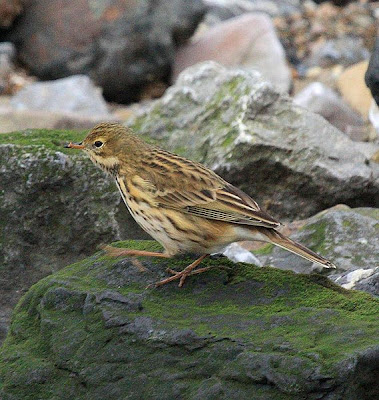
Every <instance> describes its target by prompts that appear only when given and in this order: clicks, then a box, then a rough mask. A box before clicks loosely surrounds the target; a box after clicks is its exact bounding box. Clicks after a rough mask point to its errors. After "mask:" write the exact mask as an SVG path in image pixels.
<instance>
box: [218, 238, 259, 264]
mask: <svg viewBox="0 0 379 400" xmlns="http://www.w3.org/2000/svg"><path fill="white" fill-rule="evenodd" d="M222 254H223V255H224V256H226V257H228V258H229V260H231V261H233V262H244V263H248V264H255V265H258V266H259V267H260V266H262V263H261V262H260V261H259V259H258V258H257V257H256V256H255V255H254V254H252V253H251V252H250V251H248V250H246V249H244V248H243V247H242V246H241V245H239V244H238V243H232V244H230V245H229V246H228V247H227V248H226V249H225V250H224V252H223V253H222Z"/></svg>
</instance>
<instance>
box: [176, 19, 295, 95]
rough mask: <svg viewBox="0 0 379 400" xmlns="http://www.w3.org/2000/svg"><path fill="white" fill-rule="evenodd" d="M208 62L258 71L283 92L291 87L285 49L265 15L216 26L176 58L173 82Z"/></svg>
mask: <svg viewBox="0 0 379 400" xmlns="http://www.w3.org/2000/svg"><path fill="white" fill-rule="evenodd" d="M207 60H212V61H217V62H219V63H221V64H222V65H224V66H226V67H242V68H246V69H256V70H258V71H259V72H260V73H261V74H262V75H263V77H264V78H265V79H267V80H269V81H270V82H272V83H273V84H274V85H275V86H276V87H277V88H278V89H280V90H281V91H283V92H288V91H289V89H290V87H291V72H290V69H289V67H288V65H287V61H286V55H285V52H284V49H283V46H282V45H281V43H280V41H279V39H278V37H277V35H276V32H275V28H274V25H273V23H272V21H271V19H270V18H269V17H268V16H267V15H265V14H263V13H247V14H244V15H242V16H239V17H235V18H231V19H229V20H227V21H224V22H221V23H219V24H216V25H215V26H213V27H212V28H210V29H209V30H207V31H206V32H205V33H203V34H202V35H200V37H198V39H197V40H194V41H192V42H190V43H187V44H185V45H183V46H182V47H180V48H179V49H178V51H177V53H176V55H175V63H174V66H173V79H174V80H176V79H177V77H178V75H179V73H180V72H182V71H183V70H184V69H186V68H188V67H189V66H191V65H194V64H196V63H198V62H200V61H207ZM273 64H275V68H272V66H273Z"/></svg>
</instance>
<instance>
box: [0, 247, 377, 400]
mask: <svg viewBox="0 0 379 400" xmlns="http://www.w3.org/2000/svg"><path fill="white" fill-rule="evenodd" d="M116 245H118V246H121V247H127V248H139V249H144V250H148V251H157V250H158V249H159V246H157V245H156V243H154V242H151V241H130V242H122V243H118V244H116ZM141 262H142V263H143V265H144V267H145V268H146V272H145V273H141V272H139V271H138V270H137V269H136V267H135V265H134V264H133V262H132V261H131V260H130V259H125V260H115V259H109V258H108V257H104V255H103V254H101V253H97V254H95V255H92V256H91V257H89V258H87V259H85V260H82V261H81V262H78V263H76V264H73V265H70V266H68V267H66V268H64V269H63V270H61V271H59V272H57V273H55V274H54V275H52V276H49V277H47V278H45V279H43V280H42V281H40V282H38V283H37V284H36V285H34V286H33V287H32V288H31V289H30V291H29V292H28V293H26V295H25V296H24V297H23V299H22V300H21V301H20V302H19V304H18V306H17V308H16V310H15V312H14V315H13V319H12V325H11V327H10V329H9V333H8V337H7V340H6V342H5V343H4V346H3V347H2V349H1V350H0V382H1V385H0V397H1V398H3V399H28V398H30V399H32V398H33V399H50V398H52V397H51V396H52V393H53V394H54V397H55V398H57V399H68V398H75V399H76V400H85V399H94V400H97V399H109V400H113V399H117V400H118V399H124V398H128V399H131V400H138V399H157V400H158V399H176V398H177V399H188V400H195V399H196V400H200V399H220V400H223V399H224V400H226V399H232V400H238V399H257V400H265V399H286V400H290V399H291V400H303V399H310V400H316V399H321V398H324V399H328V400H340V399H344V400H355V399H357V398H359V399H374V398H377V397H378V394H379V392H378V386H377V384H376V383H377V368H378V364H379V348H378V344H377V337H378V333H379V332H378V329H379V324H378V318H377V316H378V312H379V301H378V300H377V299H375V298H373V297H372V296H370V295H368V294H367V293H362V292H357V291H347V290H345V289H343V288H341V287H339V286H337V285H335V284H333V283H332V282H330V281H328V280H327V278H325V277H322V276H320V275H296V274H293V273H292V272H290V271H282V270H278V269H275V268H259V267H256V266H253V265H247V264H242V263H241V264H233V263H231V262H230V261H228V260H226V259H222V260H220V259H216V260H208V261H207V262H206V263H204V265H206V266H209V267H213V268H212V269H211V270H209V271H208V272H206V273H204V274H200V275H195V276H191V277H189V278H188V279H187V281H186V283H185V285H184V287H183V288H180V289H179V288H178V287H177V284H175V283H171V284H169V285H167V286H164V287H162V288H159V289H146V284H147V283H151V282H154V281H156V280H157V279H161V278H162V277H164V276H167V275H166V272H165V271H166V268H167V267H170V268H173V269H178V268H182V266H183V265H186V264H187V263H190V262H191V258H185V259H180V260H175V259H173V260H163V261H162V260H160V261H153V260H152V259H149V258H144V259H141ZM96 299H97V300H96ZM133 304H137V305H138V306H137V307H136V306H133ZM131 305H132V306H131Z"/></svg>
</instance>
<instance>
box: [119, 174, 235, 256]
mask: <svg viewBox="0 0 379 400" xmlns="http://www.w3.org/2000/svg"><path fill="white" fill-rule="evenodd" d="M116 182H117V180H116ZM117 186H118V188H119V190H120V194H121V197H122V199H123V200H124V203H125V205H126V206H127V208H128V210H129V212H130V214H131V215H132V216H133V218H134V219H135V221H136V222H137V224H138V225H139V226H140V227H141V228H142V229H143V230H144V231H145V232H147V233H148V234H149V235H150V236H152V237H153V238H154V239H155V240H156V241H158V242H159V243H160V244H161V245H162V246H163V247H164V248H165V251H166V253H168V254H169V255H175V254H179V253H197V254H212V253H217V252H219V251H222V249H223V248H225V247H226V246H227V245H228V244H230V243H232V242H235V241H237V240H241V239H240V238H239V237H238V236H239V235H236V232H235V230H234V227H233V226H232V224H228V223H224V222H220V221H214V220H207V219H205V218H202V217H197V216H192V215H188V214H184V213H181V212H180V211H177V210H173V209H168V208H164V207H157V206H155V205H153V204H151V203H150V202H149V200H148V199H144V198H138V199H136V198H134V197H133V196H131V194H130V193H129V192H128V191H126V190H124V191H123V190H122V189H121V187H120V185H119V183H118V182H117Z"/></svg>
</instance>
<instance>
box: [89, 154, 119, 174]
mask: <svg viewBox="0 0 379 400" xmlns="http://www.w3.org/2000/svg"><path fill="white" fill-rule="evenodd" d="M90 158H91V161H92V162H93V163H94V164H96V165H97V166H99V167H100V168H101V169H102V170H103V171H105V172H107V173H108V174H110V175H112V176H116V175H117V173H118V171H119V168H120V163H119V160H118V159H117V158H116V157H100V156H97V155H95V154H90Z"/></svg>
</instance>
